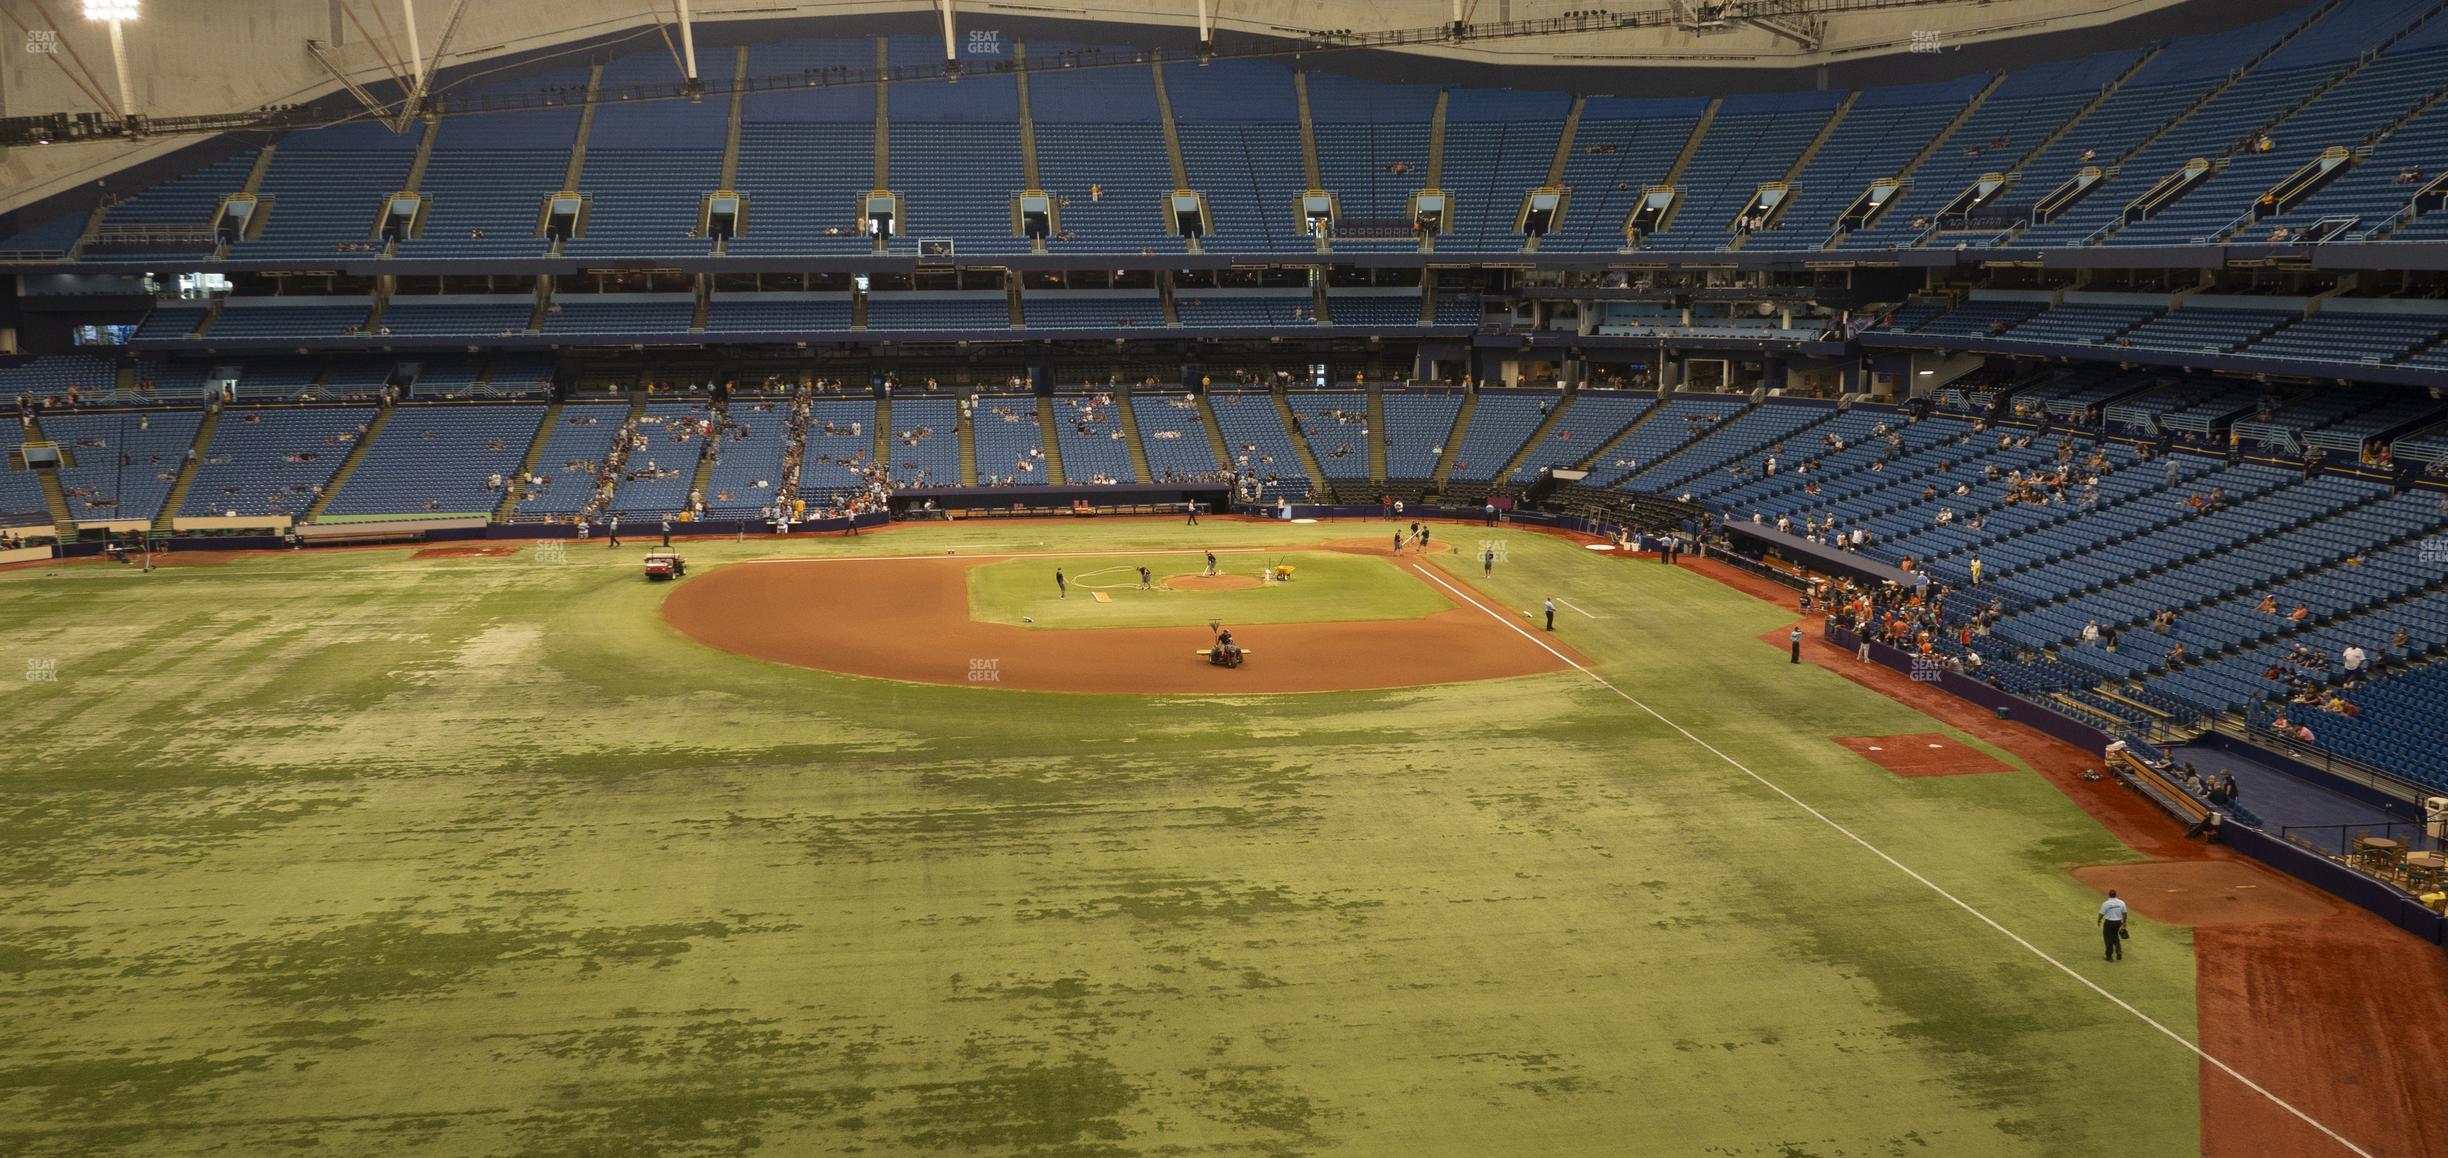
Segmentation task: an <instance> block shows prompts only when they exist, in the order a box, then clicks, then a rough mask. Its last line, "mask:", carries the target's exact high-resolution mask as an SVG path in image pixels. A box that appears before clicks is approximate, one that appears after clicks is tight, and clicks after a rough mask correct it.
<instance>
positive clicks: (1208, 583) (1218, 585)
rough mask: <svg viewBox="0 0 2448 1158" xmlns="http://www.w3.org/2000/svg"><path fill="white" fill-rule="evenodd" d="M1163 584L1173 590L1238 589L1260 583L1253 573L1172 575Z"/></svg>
mask: <svg viewBox="0 0 2448 1158" xmlns="http://www.w3.org/2000/svg"><path fill="white" fill-rule="evenodd" d="M1164 585H1165V586H1167V587H1170V588H1172V589H1173V590H1175V591H1239V590H1242V589H1244V588H1249V587H1256V586H1259V585H1260V584H1259V581H1258V577H1257V576H1255V575H1174V576H1170V577H1168V578H1166V579H1165V581H1164Z"/></svg>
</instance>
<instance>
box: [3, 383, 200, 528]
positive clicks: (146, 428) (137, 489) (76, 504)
mask: <svg viewBox="0 0 2448 1158" xmlns="http://www.w3.org/2000/svg"><path fill="white" fill-rule="evenodd" d="M203 421H204V415H203V413H202V412H201V411H196V410H144V411H121V412H117V413H108V414H46V415H44V416H43V417H42V419H41V422H42V432H43V435H44V436H45V437H47V438H49V439H50V440H51V441H52V442H54V443H57V444H58V445H59V446H60V447H61V448H62V449H63V450H64V451H66V453H67V454H68V456H69V458H70V460H71V461H72V462H73V463H74V465H72V466H67V467H64V468H62V469H61V470H60V472H59V486H60V493H61V494H63V495H65V496H66V497H67V499H68V515H69V517H70V518H73V519H75V520H76V521H77V522H78V523H109V522H124V521H134V522H146V523H150V522H152V521H153V517H154V516H155V515H158V514H160V513H161V506H162V500H163V499H165V498H168V497H169V495H170V487H171V484H173V483H175V482H177V481H178V473H179V468H180V466H181V465H183V464H184V463H185V462H186V461H187V452H188V451H189V450H190V449H191V448H193V447H194V445H195V436H196V427H197V426H198V425H199V424H201V423H202V422H203Z"/></svg>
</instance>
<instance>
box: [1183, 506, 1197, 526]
mask: <svg viewBox="0 0 2448 1158" xmlns="http://www.w3.org/2000/svg"><path fill="white" fill-rule="evenodd" d="M1182 511H1183V513H1185V514H1187V515H1189V516H1190V521H1189V523H1188V524H1187V525H1188V526H1193V527H1195V526H1197V525H1198V502H1197V500H1195V499H1194V500H1192V501H1190V502H1186V503H1183V504H1182Z"/></svg>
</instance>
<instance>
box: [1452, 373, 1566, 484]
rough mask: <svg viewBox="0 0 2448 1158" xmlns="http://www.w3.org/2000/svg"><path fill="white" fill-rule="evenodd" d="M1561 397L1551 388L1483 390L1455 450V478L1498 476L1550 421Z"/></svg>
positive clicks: (1482, 479)
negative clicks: (1549, 414) (1544, 424)
mask: <svg viewBox="0 0 2448 1158" xmlns="http://www.w3.org/2000/svg"><path fill="white" fill-rule="evenodd" d="M1560 397H1561V396H1560V395H1558V394H1557V393H1556V392H1555V391H1552V390H1482V391H1480V392H1479V404H1478V405H1477V406H1475V407H1473V408H1472V409H1471V420H1470V428H1469V429H1468V430H1465V431H1463V432H1462V445H1460V446H1459V447H1456V448H1455V450H1454V462H1453V474H1452V478H1453V479H1455V480H1456V481H1461V482H1486V481H1488V480H1491V479H1493V478H1495V477H1496V472H1498V471H1500V470H1503V469H1504V468H1505V464H1507V463H1509V462H1511V461H1513V455H1514V454H1515V453H1516V452H1518V451H1520V450H1521V448H1522V444H1523V443H1524V442H1527V441H1529V440H1530V436H1531V435H1532V434H1534V433H1536V432H1537V431H1538V428H1539V424H1540V423H1542V422H1545V421H1547V412H1548V410H1549V409H1551V408H1552V407H1554V406H1555V405H1556V403H1557V401H1558V400H1559V398H1560Z"/></svg>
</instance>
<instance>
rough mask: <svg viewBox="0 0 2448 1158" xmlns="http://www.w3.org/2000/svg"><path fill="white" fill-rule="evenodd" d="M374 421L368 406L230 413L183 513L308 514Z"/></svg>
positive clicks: (230, 409)
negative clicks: (360, 435) (359, 438)
mask: <svg viewBox="0 0 2448 1158" xmlns="http://www.w3.org/2000/svg"><path fill="white" fill-rule="evenodd" d="M373 418H374V411H373V408H371V407H366V406H263V407H248V406H232V407H228V408H225V409H224V410H222V412H221V421H220V423H219V424H218V425H217V426H215V427H214V428H213V438H212V445H210V446H207V447H205V448H204V457H203V459H202V460H201V461H199V462H198V463H197V464H196V473H195V478H194V479H193V480H192V481H190V482H189V483H188V484H187V496H186V498H185V499H184V500H183V501H181V502H180V504H179V509H178V511H177V513H178V514H179V515H180V516H182V517H186V518H201V517H210V516H223V517H231V516H246V517H257V516H263V515H274V516H280V517H286V518H292V519H294V518H296V517H298V516H300V515H303V514H305V513H306V509H307V508H308V507H311V506H313V505H314V501H315V499H316V498H318V497H320V496H321V495H322V493H323V487H324V485H325V484H326V483H329V482H330V481H331V476H332V472H334V471H336V470H339V469H340V464H341V463H343V462H345V461H347V460H348V455H349V451H350V450H351V449H353V448H354V447H355V446H356V445H357V438H358V434H359V432H360V431H363V430H364V429H365V427H366V424H367V423H368V422H371V421H372V420H373Z"/></svg>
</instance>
